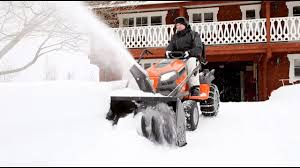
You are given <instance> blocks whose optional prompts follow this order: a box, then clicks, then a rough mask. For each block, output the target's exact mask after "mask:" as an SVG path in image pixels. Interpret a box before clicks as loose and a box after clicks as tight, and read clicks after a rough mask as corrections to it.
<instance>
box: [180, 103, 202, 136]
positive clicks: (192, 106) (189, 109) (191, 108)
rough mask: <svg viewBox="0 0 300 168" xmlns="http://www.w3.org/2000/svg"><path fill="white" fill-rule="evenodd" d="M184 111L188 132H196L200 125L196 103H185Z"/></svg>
mask: <svg viewBox="0 0 300 168" xmlns="http://www.w3.org/2000/svg"><path fill="white" fill-rule="evenodd" d="M183 109H184V112H185V118H186V130H187V131H195V130H196V129H197V127H198V123H199V117H200V113H199V109H198V105H197V102H196V101H193V100H186V101H184V102H183Z"/></svg>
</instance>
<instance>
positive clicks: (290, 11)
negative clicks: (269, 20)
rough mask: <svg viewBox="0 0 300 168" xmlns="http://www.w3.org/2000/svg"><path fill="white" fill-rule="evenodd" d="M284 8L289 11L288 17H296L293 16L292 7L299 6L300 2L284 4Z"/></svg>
mask: <svg viewBox="0 0 300 168" xmlns="http://www.w3.org/2000/svg"><path fill="white" fill-rule="evenodd" d="M286 6H287V8H288V10H289V17H296V16H294V7H297V6H300V2H299V1H290V2H286ZM298 17H299V16H298Z"/></svg>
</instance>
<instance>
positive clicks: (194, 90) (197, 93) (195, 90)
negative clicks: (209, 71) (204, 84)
mask: <svg viewBox="0 0 300 168" xmlns="http://www.w3.org/2000/svg"><path fill="white" fill-rule="evenodd" d="M190 93H191V96H200V89H199V86H193V87H192V88H191V91H190Z"/></svg>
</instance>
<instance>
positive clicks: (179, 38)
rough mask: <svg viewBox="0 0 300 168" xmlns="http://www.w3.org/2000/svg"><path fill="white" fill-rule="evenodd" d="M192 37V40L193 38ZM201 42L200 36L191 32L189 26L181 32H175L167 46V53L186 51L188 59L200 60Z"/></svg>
mask: <svg viewBox="0 0 300 168" xmlns="http://www.w3.org/2000/svg"><path fill="white" fill-rule="evenodd" d="M193 35H194V38H193ZM202 49H203V46H202V42H201V38H200V35H199V34H198V33H197V32H195V31H193V30H191V27H190V25H188V26H187V28H186V29H184V30H182V31H177V32H176V33H175V34H174V35H173V36H172V39H171V41H170V43H169V45H168V46H167V51H182V52H185V51H188V52H189V56H190V57H196V58H198V59H200V58H201V54H202Z"/></svg>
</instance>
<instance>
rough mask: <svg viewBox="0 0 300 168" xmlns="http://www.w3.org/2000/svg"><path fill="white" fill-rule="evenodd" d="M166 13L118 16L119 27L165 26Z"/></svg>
mask: <svg viewBox="0 0 300 168" xmlns="http://www.w3.org/2000/svg"><path fill="white" fill-rule="evenodd" d="M167 13H168V11H159V12H144V13H127V14H118V18H119V23H120V25H119V27H139V26H151V25H165V24H166V16H167Z"/></svg>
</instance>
